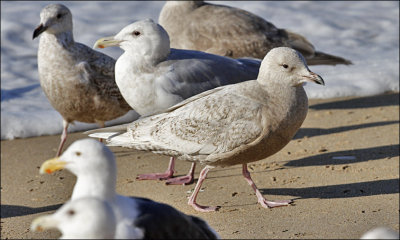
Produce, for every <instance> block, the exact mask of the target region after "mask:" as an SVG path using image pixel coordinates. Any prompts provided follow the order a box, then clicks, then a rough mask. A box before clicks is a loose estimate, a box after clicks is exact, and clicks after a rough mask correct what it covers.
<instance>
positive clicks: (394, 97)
mask: <svg viewBox="0 0 400 240" xmlns="http://www.w3.org/2000/svg"><path fill="white" fill-rule="evenodd" d="M395 105H399V93H386V94H381V95H376V96H369V97H360V98H353V99H348V100H342V101H333V102H327V103H319V104H313V105H310V106H309V108H311V109H314V110H326V109H352V108H371V107H386V106H395Z"/></svg>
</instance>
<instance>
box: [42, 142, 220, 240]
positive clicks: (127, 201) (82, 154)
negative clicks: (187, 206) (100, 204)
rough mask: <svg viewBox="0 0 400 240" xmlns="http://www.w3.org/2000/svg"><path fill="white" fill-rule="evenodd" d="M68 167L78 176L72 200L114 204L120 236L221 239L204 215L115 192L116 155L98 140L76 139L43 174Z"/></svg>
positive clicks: (54, 159)
mask: <svg viewBox="0 0 400 240" xmlns="http://www.w3.org/2000/svg"><path fill="white" fill-rule="evenodd" d="M60 169H68V170H69V171H70V172H72V173H73V174H74V175H75V176H76V177H77V180H76V184H75V186H74V190H73V192H72V196H71V200H72V201H74V200H76V199H80V198H83V197H96V198H99V199H100V200H103V201H105V202H107V203H108V204H110V206H111V207H112V209H113V212H114V215H115V218H116V224H117V225H116V230H115V238H116V239H126V238H129V239H142V238H145V239H217V238H219V237H218V234H217V233H216V232H215V231H214V230H213V229H212V228H210V227H209V226H208V224H207V223H206V222H205V221H203V220H202V219H200V218H197V217H195V216H190V215H186V214H184V213H182V212H180V211H178V210H176V209H175V208H173V207H171V206H169V205H167V204H163V203H158V202H154V201H152V200H149V199H146V198H137V197H126V196H122V195H119V194H117V193H116V192H115V189H116V181H117V167H116V162H115V157H114V154H113V153H112V152H111V150H110V149H109V148H108V147H106V146H105V145H104V144H103V143H101V142H99V141H96V140H94V139H82V140H78V141H75V142H74V143H73V144H71V146H70V147H69V148H68V149H67V150H66V151H65V152H64V153H63V154H62V155H61V156H60V157H57V158H53V159H50V160H47V161H45V162H44V163H43V164H42V166H41V167H40V173H41V174H43V173H52V172H54V171H57V170H60Z"/></svg>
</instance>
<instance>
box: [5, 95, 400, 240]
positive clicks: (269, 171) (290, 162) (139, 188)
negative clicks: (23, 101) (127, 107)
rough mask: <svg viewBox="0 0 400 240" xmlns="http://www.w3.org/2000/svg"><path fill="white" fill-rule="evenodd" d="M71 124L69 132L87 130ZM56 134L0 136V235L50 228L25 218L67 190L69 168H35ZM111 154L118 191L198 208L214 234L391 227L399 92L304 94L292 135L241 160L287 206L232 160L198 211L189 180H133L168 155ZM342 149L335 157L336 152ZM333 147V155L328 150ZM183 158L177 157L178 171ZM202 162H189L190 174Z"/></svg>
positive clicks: (207, 188) (310, 234)
mask: <svg viewBox="0 0 400 240" xmlns="http://www.w3.org/2000/svg"><path fill="white" fill-rule="evenodd" d="M85 137H86V136H85V135H83V134H81V133H74V134H71V135H70V136H69V138H68V140H67V147H68V145H69V144H71V143H72V142H73V141H74V140H76V139H80V138H85ZM58 143H59V136H44V137H36V138H28V139H17V140H12V141H2V142H1V238H2V239H7V238H57V237H59V236H60V234H59V233H58V232H57V231H46V232H41V233H33V232H31V231H30V230H29V226H30V223H31V221H32V220H33V219H34V218H35V217H37V216H40V215H42V214H48V213H51V212H53V211H54V210H55V209H57V208H58V207H59V206H60V205H61V204H63V203H64V202H65V201H66V200H67V199H69V197H70V194H71V191H72V188H73V185H74V183H75V177H74V176H73V175H72V174H70V173H69V172H67V171H65V170H64V171H61V172H57V173H54V174H51V175H39V166H40V164H41V163H42V162H43V161H44V160H46V159H49V158H52V157H54V155H55V153H56V148H57V146H58ZM112 150H113V152H114V153H115V154H116V158H117V164H118V179H117V191H118V193H120V194H125V195H129V196H141V197H148V198H151V199H153V200H156V201H160V202H164V203H168V204H170V205H172V206H174V207H176V208H177V209H179V210H181V211H183V212H185V213H187V214H192V215H196V216H199V217H202V218H203V219H205V220H206V221H208V223H209V224H210V225H211V226H212V227H214V229H215V230H216V231H217V232H218V233H219V234H220V235H221V237H222V238H242V239H243V238H252V239H254V238H359V237H360V236H361V234H362V233H363V232H366V231H367V230H369V229H371V228H373V227H376V226H382V225H384V226H388V227H390V228H392V229H395V230H396V231H399V93H388V94H384V95H379V96H372V97H361V98H340V99H326V100H311V101H310V110H309V113H308V116H307V119H306V120H305V122H304V124H303V126H302V128H301V129H300V130H299V132H298V133H297V134H296V136H295V138H294V139H293V140H292V141H291V142H290V143H289V144H288V145H287V146H286V147H285V148H284V149H283V150H281V151H280V152H279V153H277V154H276V155H274V156H272V157H270V158H268V159H265V160H262V161H259V162H255V163H252V164H249V168H250V171H251V173H252V177H253V179H254V180H255V182H256V184H257V186H258V187H259V188H260V190H261V192H262V193H263V194H264V195H265V196H266V198H267V199H271V200H274V199H294V204H293V205H291V206H289V207H281V208H274V209H263V208H262V207H260V205H259V204H257V199H256V197H255V194H254V192H253V191H252V189H251V188H250V186H248V185H247V183H246V181H245V180H244V179H243V177H242V175H241V168H240V166H233V167H229V168H216V169H213V170H211V171H210V173H209V178H208V180H206V181H205V183H204V184H203V188H204V191H203V192H201V193H200V195H199V198H198V202H199V203H200V204H210V205H220V206H222V208H221V209H220V211H218V212H215V213H198V212H195V211H194V210H193V209H192V208H191V207H189V206H188V205H187V196H189V195H190V191H191V190H192V189H193V188H194V184H191V185H188V186H166V185H164V183H163V182H162V181H137V180H135V176H136V175H137V174H139V173H147V172H154V171H164V170H165V168H166V167H167V164H168V159H169V158H168V157H166V156H158V155H155V154H152V153H143V152H138V151H132V150H130V149H123V148H112ZM346 156H347V157H349V156H350V158H340V157H346ZM337 157H339V159H335V158H337ZM189 167H190V163H188V162H182V161H179V162H178V163H177V171H178V175H183V174H186V172H187V171H188V169H189ZM199 171H200V167H199V168H198V169H196V176H198V173H199Z"/></svg>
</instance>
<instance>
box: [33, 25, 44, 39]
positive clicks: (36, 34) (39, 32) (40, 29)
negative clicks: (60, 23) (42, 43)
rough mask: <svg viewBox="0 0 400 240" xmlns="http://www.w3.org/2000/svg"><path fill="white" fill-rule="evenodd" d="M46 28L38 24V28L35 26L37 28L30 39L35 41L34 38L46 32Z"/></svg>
mask: <svg viewBox="0 0 400 240" xmlns="http://www.w3.org/2000/svg"><path fill="white" fill-rule="evenodd" d="M46 30H47V27H45V26H43V24H40V25H39V26H37V28H35V31H33V36H32V39H35V38H36V37H38V36H39V35H40V34H41V33H42V32H44V31H46Z"/></svg>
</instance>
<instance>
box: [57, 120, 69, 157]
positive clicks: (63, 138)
mask: <svg viewBox="0 0 400 240" xmlns="http://www.w3.org/2000/svg"><path fill="white" fill-rule="evenodd" d="M68 125H69V122H67V121H66V120H65V119H63V132H62V134H61V142H60V145H59V146H58V151H57V155H56V157H59V156H60V155H61V152H62V149H63V146H64V143H65V141H66V140H67V135H68Z"/></svg>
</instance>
